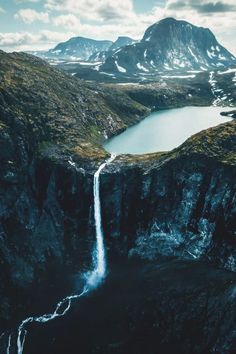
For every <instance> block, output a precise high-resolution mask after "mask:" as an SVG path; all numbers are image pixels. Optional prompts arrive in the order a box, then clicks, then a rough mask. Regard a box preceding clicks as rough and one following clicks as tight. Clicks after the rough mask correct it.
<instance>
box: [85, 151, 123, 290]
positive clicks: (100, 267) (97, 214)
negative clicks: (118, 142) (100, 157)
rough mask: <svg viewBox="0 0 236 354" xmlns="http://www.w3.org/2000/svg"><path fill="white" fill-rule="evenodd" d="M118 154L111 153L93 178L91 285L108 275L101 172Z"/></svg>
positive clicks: (89, 276)
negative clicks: (103, 226) (93, 228)
mask: <svg viewBox="0 0 236 354" xmlns="http://www.w3.org/2000/svg"><path fill="white" fill-rule="evenodd" d="M115 158H116V155H111V157H110V159H109V160H107V161H106V162H104V163H103V164H102V165H101V166H100V167H99V169H98V170H97V172H96V173H95V174H94V179H93V195H94V221H95V227H96V241H97V242H96V248H95V251H94V255H93V262H94V270H93V271H92V272H90V273H89V274H88V278H87V283H88V286H90V287H96V286H97V285H99V283H100V282H101V281H102V280H103V279H104V277H105V275H106V255H105V247H104V237H103V229H102V214H101V200H100V178H99V177H100V173H101V171H102V170H103V169H104V168H105V167H106V166H107V165H109V164H110V163H111V162H112V161H114V159H115Z"/></svg>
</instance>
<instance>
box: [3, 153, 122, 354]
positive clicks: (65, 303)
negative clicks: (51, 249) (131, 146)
mask: <svg viewBox="0 0 236 354" xmlns="http://www.w3.org/2000/svg"><path fill="white" fill-rule="evenodd" d="M115 158H116V155H111V157H110V158H109V159H108V160H107V161H106V162H104V163H103V164H102V165H101V166H100V167H99V169H98V170H97V171H96V172H95V174H94V179H93V195H94V221H95V228H96V247H95V250H94V252H93V266H94V269H93V270H92V271H91V272H88V273H87V275H86V284H85V286H84V289H83V291H82V292H81V293H80V294H77V295H72V296H67V297H66V298H64V299H63V300H61V301H60V302H59V303H58V304H57V306H56V309H55V311H54V312H53V313H51V314H45V315H42V316H38V317H28V318H26V319H25V320H24V321H22V322H21V324H20V326H19V327H18V336H17V354H23V350H24V343H25V338H26V335H27V330H26V329H25V326H26V325H27V324H29V323H32V322H38V323H46V322H49V321H52V320H54V319H55V318H58V317H63V316H64V315H65V314H66V313H67V312H68V311H69V309H70V307H71V302H72V301H73V300H76V299H79V298H80V297H82V296H84V295H85V294H86V293H88V292H89V291H91V290H93V289H95V288H96V287H97V286H98V285H99V284H100V283H101V282H102V281H103V279H104V278H105V275H106V254H105V247H104V238H103V229H102V215H101V201H100V173H101V171H102V170H103V169H104V168H105V167H106V166H107V165H109V164H110V163H111V162H112V161H114V160H115ZM69 163H70V164H71V162H70V161H69ZM10 351H11V335H10V336H9V342H8V348H7V354H10Z"/></svg>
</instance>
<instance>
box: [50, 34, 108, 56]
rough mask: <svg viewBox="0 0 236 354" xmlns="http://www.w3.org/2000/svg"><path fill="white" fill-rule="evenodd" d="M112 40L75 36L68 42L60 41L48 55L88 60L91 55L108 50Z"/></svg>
mask: <svg viewBox="0 0 236 354" xmlns="http://www.w3.org/2000/svg"><path fill="white" fill-rule="evenodd" d="M112 44H113V42H112V41H107V40H105V41H99V40H94V39H90V38H84V37H74V38H71V39H69V40H68V41H66V42H63V43H59V44H58V45H57V46H56V47H55V48H53V49H50V50H49V51H48V52H47V56H48V57H54V58H63V59H67V58H70V59H71V58H76V59H80V60H88V59H89V57H90V56H91V55H92V54H94V53H97V52H101V51H107V50H108V49H109V48H110V47H111V45H112Z"/></svg>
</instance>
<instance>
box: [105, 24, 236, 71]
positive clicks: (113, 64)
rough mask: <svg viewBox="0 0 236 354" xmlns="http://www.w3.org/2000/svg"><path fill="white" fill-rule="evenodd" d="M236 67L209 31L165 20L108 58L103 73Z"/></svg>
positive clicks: (234, 60)
mask: <svg viewBox="0 0 236 354" xmlns="http://www.w3.org/2000/svg"><path fill="white" fill-rule="evenodd" d="M235 63H236V58H235V57H234V56H233V55H232V54H231V53H230V52H229V51H228V50H226V49H225V48H224V47H222V46H221V45H220V44H219V43H218V41H217V40H216V38H215V36H214V34H213V33H212V32H211V31H210V30H209V29H207V28H202V27H197V26H194V25H192V24H190V23H188V22H186V21H178V20H175V19H173V18H166V19H164V20H161V21H159V22H157V23H155V24H154V25H152V26H151V27H149V28H148V29H147V30H146V32H145V34H144V36H143V39H142V40H141V41H140V42H138V43H135V44H132V45H129V46H126V47H124V48H122V49H121V50H119V52H116V53H114V54H113V55H112V56H111V57H109V58H107V60H106V62H105V63H104V65H102V66H101V67H100V71H103V72H104V71H105V72H121V73H126V72H127V73H148V72H155V71H171V70H208V69H210V68H215V69H216V68H224V67H228V66H230V65H232V64H235Z"/></svg>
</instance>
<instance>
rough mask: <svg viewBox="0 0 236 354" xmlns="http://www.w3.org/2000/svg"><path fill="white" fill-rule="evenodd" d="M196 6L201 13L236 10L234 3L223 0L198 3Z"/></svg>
mask: <svg viewBox="0 0 236 354" xmlns="http://www.w3.org/2000/svg"><path fill="white" fill-rule="evenodd" d="M194 8H195V9H196V10H197V11H198V12H200V13H214V12H232V11H235V10H236V6H235V5H232V4H227V3H223V2H221V1H217V2H215V3H213V2H207V3H205V4H200V5H199V4H196V5H194Z"/></svg>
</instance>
